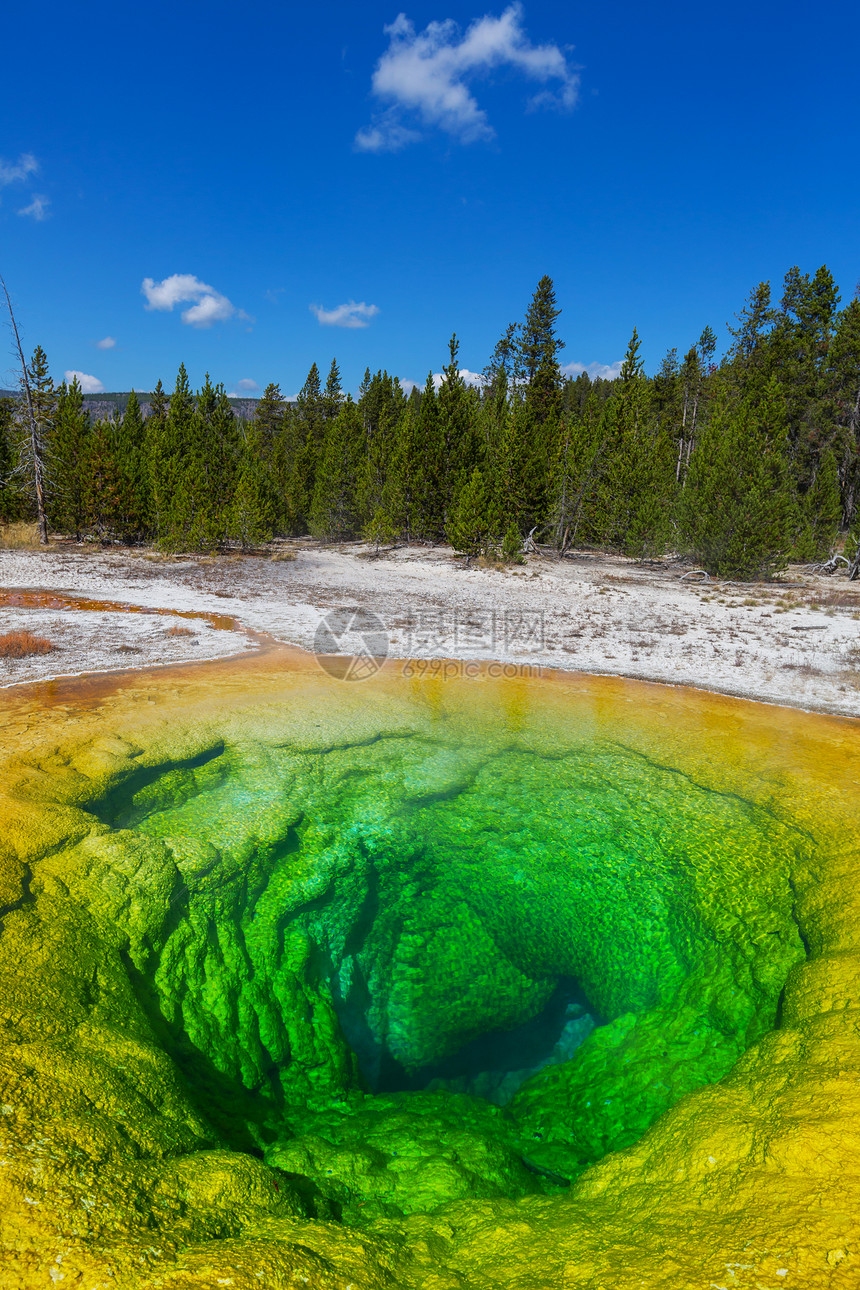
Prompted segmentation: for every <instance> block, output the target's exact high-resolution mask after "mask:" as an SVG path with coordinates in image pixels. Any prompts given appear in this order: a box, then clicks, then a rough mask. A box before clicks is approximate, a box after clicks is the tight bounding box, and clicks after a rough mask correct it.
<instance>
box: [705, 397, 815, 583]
mask: <svg viewBox="0 0 860 1290" xmlns="http://www.w3.org/2000/svg"><path fill="white" fill-rule="evenodd" d="M795 524H796V497H795V492H794V486H793V479H792V473H791V469H790V463H789V454H788V417H787V411H786V406H785V398H784V396H783V394H782V391H781V389H780V387H779V384H778V382H777V381H776V380H775V379H773V378H771V380H770V381H769V382H768V383H767V385H766V386H765V387H764V390H763V391H762V394H761V397H760V398H755V397H754V396H752V395H747V396H746V397H743V398H740V399H739V398H738V396H737V395H736V394H734V393H733V392H732V391H731V389H730V388H726V387H725V385H724V386H723V388H722V390H721V392H720V395H719V399H718V403H717V406H716V408H715V411H714V414H713V416H712V417H711V419H710V422H709V424H708V426H707V427H706V428H705V429H703V431H702V434H701V436H700V438H699V442H698V444H697V446H696V450H695V452H694V453H693V457H692V459H691V462H690V471H689V475H688V477H687V487H686V489H685V490H684V494H683V499H682V504H681V525H682V530H683V533H684V536H685V537H686V539H687V541H688V543H689V545H690V548H691V550H692V551H693V553H694V555H695V558H696V559H697V560H698V561H699V562H700V563H701V564H702V565H703V567H704V568H706V569H707V570H708V572H709V573H714V574H717V575H718V576H719V577H727V578H758V577H770V576H772V574H774V573H775V572H777V571H778V570H779V569H782V568H784V567H785V565H786V564H787V562H788V557H789V552H790V550H791V546H792V534H793V530H794V527H795Z"/></svg>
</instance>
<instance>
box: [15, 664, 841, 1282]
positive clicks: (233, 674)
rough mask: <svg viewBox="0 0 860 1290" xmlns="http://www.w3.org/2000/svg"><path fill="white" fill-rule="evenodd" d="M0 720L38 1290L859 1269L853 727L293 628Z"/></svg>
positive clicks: (30, 1246)
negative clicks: (247, 652)
mask: <svg viewBox="0 0 860 1290" xmlns="http://www.w3.org/2000/svg"><path fill="white" fill-rule="evenodd" d="M2 702H3V705H4V714H3V719H4V729H5V731H6V732H7V735H6V738H5V739H4V743H3V764H2V766H0V792H2V798H0V813H2V814H0V820H2V829H3V831H2V838H0V880H2V895H1V896H0V904H2V935H0V974H2V975H0V998H2V1010H3V1011H2V1015H3V1025H4V1036H5V1037H4V1044H3V1053H2V1067H0V1069H2V1080H3V1089H2V1090H0V1103H2V1112H3V1118H2V1120H0V1128H2V1130H3V1133H4V1144H3V1154H4V1157H5V1173H4V1175H3V1180H2V1181H0V1187H2V1189H3V1194H2V1197H0V1207H2V1210H3V1212H4V1219H3V1223H4V1234H3V1237H2V1239H3V1241H4V1243H5V1251H4V1259H5V1261H6V1264H8V1266H9V1267H10V1268H11V1269H14V1272H15V1275H17V1276H18V1277H19V1284H21V1285H41V1284H45V1285H49V1284H53V1283H54V1282H56V1281H57V1280H58V1277H62V1278H63V1279H68V1283H69V1284H70V1285H76V1286H78V1285H80V1286H82V1287H84V1286H85V1287H90V1286H92V1287H95V1286H101V1285H107V1284H115V1285H128V1286H130V1287H144V1286H146V1287H149V1286H152V1287H156V1286H158V1287H160V1286H177V1287H178V1286H182V1287H185V1286H188V1287H191V1286H204V1285H205V1286H210V1285H215V1284H232V1285H234V1286H240V1287H244V1286H252V1285H254V1286H259V1285H260V1284H261V1283H262V1284H264V1285H266V1286H267V1287H268V1286H269V1285H272V1286H280V1285H283V1286H292V1285H298V1284H302V1285H309V1286H311V1287H315V1286H319V1287H326V1288H328V1287H335V1286H337V1287H341V1286H342V1287H344V1290H345V1288H346V1287H347V1286H348V1285H350V1284H352V1285H353V1286H355V1287H358V1286H361V1287H365V1286H367V1287H376V1286H384V1285H396V1286H401V1285H402V1286H406V1287H412V1286H415V1287H419V1286H420V1287H422V1288H423V1287H428V1288H429V1290H447V1288H448V1287H451V1288H452V1290H453V1287H460V1286H468V1287H472V1286H475V1287H497V1286H498V1287H502V1286H504V1287H515V1286H516V1287H523V1288H524V1290H525V1288H526V1287H536V1288H539V1287H544V1286H546V1287H550V1286H562V1287H565V1290H574V1288H576V1290H579V1287H586V1288H588V1290H598V1287H604V1286H605V1287H609V1286H612V1287H613V1290H615V1288H616V1287H618V1288H619V1290H621V1288H624V1290H626V1287H628V1286H629V1287H631V1288H632V1287H634V1286H636V1287H639V1286H641V1285H648V1286H649V1287H666V1290H669V1287H672V1288H673V1290H675V1288H678V1287H686V1286H690V1287H693V1286H696V1287H698V1286H700V1285H701V1286H703V1287H705V1286H709V1285H711V1284H712V1283H715V1284H717V1285H721V1284H723V1283H726V1284H727V1285H728V1284H731V1285H746V1284H748V1285H750V1286H752V1285H765V1286H770V1285H771V1284H773V1285H788V1286H790V1285H798V1286H799V1285H803V1286H810V1287H814V1286H819V1285H820V1286H828V1285H830V1284H831V1281H832V1279H833V1278H834V1277H837V1278H838V1277H842V1278H843V1282H838V1281H833V1284H837V1283H839V1284H842V1283H844V1277H845V1276H847V1277H848V1278H849V1281H848V1282H847V1283H846V1284H848V1283H850V1278H851V1276H852V1275H853V1276H855V1277H858V1278H860V1239H858V1228H860V1223H858V1221H857V1217H856V1216H857V1215H858V1214H860V1207H858V1205H857V1203H856V1202H857V1200H858V1196H857V1184H856V1181H855V1174H854V1165H853V1159H854V1156H853V1140H854V1137H855V1136H856V1129H854V1128H853V1124H854V1123H856V1120H855V1119H854V1117H856V1114H857V1112H858V1110H860V1106H858V1102H860V1093H858V1089H860V1063H858V1045H860V1040H858V1028H857V1024H856V1018H857V1017H858V1015H860V1014H858V1011H857V1008H858V998H857V996H858V988H857V981H858V977H860V959H858V958H857V943H858V938H860V921H858V920H860V905H858V903H857V898H856V897H855V887H856V873H857V869H856V862H855V856H856V836H855V832H856V830H855V825H854V814H855V811H856V805H857V782H858V777H860V756H858V752H860V742H858V736H857V724H856V723H854V722H851V721H847V720H838V719H835V718H826V717H819V716H810V715H808V714H803V713H798V712H794V711H789V710H786V709H780V708H775V707H765V706H763V705H755V704H750V703H744V702H741V701H736V700H731V699H725V698H721V697H718V696H713V695H707V694H704V693H700V692H690V691H682V690H672V689H669V688H666V687H660V686H654V685H645V684H641V683H634V682H627V681H622V680H614V679H611V678H585V677H579V676H575V675H565V676H559V675H556V676H548V677H546V678H542V679H531V680H529V681H519V680H511V681H504V680H499V679H491V678H489V677H488V676H486V675H481V676H479V677H476V678H470V679H468V680H466V679H461V680H455V679H450V680H448V681H441V680H434V679H430V678H427V679H423V680H411V681H407V680H404V679H403V678H402V677H401V676H399V675H398V674H397V669H396V666H394V665H392V666H391V667H390V668H388V669H384V670H383V671H382V673H380V674H379V675H378V676H377V677H376V678H375V679H373V680H370V681H367V682H363V683H361V684H359V685H348V684H345V683H343V682H338V681H337V680H333V679H332V678H330V677H328V676H326V675H325V674H324V673H323V672H321V671H320V670H319V669H318V668H317V667H316V665H315V663H314V662H313V660H308V659H307V658H306V657H305V656H302V655H298V654H295V653H290V652H287V651H283V652H276V653H274V654H272V655H269V656H267V657H266V658H264V659H256V660H253V661H250V662H249V661H248V660H236V661H232V662H227V663H217V664H209V665H205V666H201V667H198V668H195V669H192V670H188V671H173V672H170V671H164V672H160V673H152V674H150V675H148V676H146V675H143V676H139V677H136V678H131V679H125V680H123V681H119V680H116V679H113V680H111V679H105V678H102V679H93V680H89V681H78V682H75V683H74V684H66V685H62V684H60V683H54V684H53V685H47V686H40V687H36V688H33V689H32V690H29V691H27V692H26V693H25V692H24V691H20V692H18V693H17V694H15V695H9V696H5V697H4V698H3V699H2ZM745 1267H746V1272H744V1271H743V1269H744V1268H745ZM727 1269H730V1270H731V1269H733V1271H732V1275H733V1276H735V1278H736V1279H735V1280H733V1281H730V1282H726V1277H727V1275H729V1273H728V1272H727ZM747 1274H749V1275H747ZM742 1275H744V1276H747V1280H746V1281H744V1280H743V1279H742ZM750 1277H752V1278H753V1279H752V1280H751V1279H750ZM721 1278H722V1281H721ZM756 1278H757V1279H756ZM12 1284H14V1282H12Z"/></svg>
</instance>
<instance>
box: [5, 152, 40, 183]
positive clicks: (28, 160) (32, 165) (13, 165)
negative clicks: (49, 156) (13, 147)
mask: <svg viewBox="0 0 860 1290" xmlns="http://www.w3.org/2000/svg"><path fill="white" fill-rule="evenodd" d="M38 169H39V163H38V161H37V160H36V158H35V157H34V156H33V154H32V152H22V153H21V155H20V157H19V158H18V160H17V161H4V160H3V158H2V157H0V188H5V187H6V186H7V185H8V184H17V183H23V181H24V180H25V179H28V178H29V177H30V175H35V174H36V172H37V170H38Z"/></svg>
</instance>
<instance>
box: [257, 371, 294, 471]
mask: <svg viewBox="0 0 860 1290" xmlns="http://www.w3.org/2000/svg"><path fill="white" fill-rule="evenodd" d="M285 411H286V401H285V399H284V397H283V395H282V394H281V387H280V385H276V384H275V383H274V382H272V383H270V384H269V385H267V386H266V388H265V390H264V391H263V396H262V398H261V399H259V400H258V402H257V410H256V416H255V417H254V420H255V422H256V425H257V433H258V434H259V436H260V445H261V450H262V451H263V452H264V453H266V454H269V453H271V452H272V451H273V450H274V446H275V443H276V442H277V439H278V435H279V434H280V432H281V429H282V427H283V422H284V414H285Z"/></svg>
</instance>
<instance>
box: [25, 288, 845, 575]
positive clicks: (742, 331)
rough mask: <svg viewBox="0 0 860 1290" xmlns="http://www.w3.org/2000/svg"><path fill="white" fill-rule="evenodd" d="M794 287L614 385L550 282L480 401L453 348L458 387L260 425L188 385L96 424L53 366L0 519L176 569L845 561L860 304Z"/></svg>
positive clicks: (274, 410) (368, 382)
mask: <svg viewBox="0 0 860 1290" xmlns="http://www.w3.org/2000/svg"><path fill="white" fill-rule="evenodd" d="M839 305H840V296H839V292H838V289H837V287H836V284H835V283H834V281H833V278H832V275H831V274H830V272H829V271H828V269H827V268H826V267H825V266H822V268H820V269H819V270H818V271H817V272H816V273H815V274H814V275H809V274H804V273H801V272H800V270H799V269H798V268H792V269H790V270H789V272H788V273H787V274H786V276H785V281H784V284H783V291H782V295H781V298H780V299H779V301H778V302H775V301H774V300H772V297H771V290H770V285H769V284H768V283H766V282H765V283H760V284H759V285H758V287H756V289H755V290H754V291H753V292H751V294H750V296H749V299H748V300H747V302H746V304H745V305H744V307H743V309H742V310H741V312H740V313H739V314H738V315H737V317H736V322H735V324H734V325H733V326H731V327H730V329H729V330H730V336H731V340H730V344H729V347H728V350H727V352H726V354H725V356H724V357H723V358H722V359H721V360H720V361H719V362H717V361H715V354H716V348H717V340H716V336H715V334H714V332H713V331H712V330H711V328H710V327H705V329H704V330H703V332H702V334H701V336H700V337H699V339H698V340H697V341H696V342H695V344H693V345H692V346H691V347H690V348H689V349H688V350H687V351H686V353H685V354H684V355H683V357H681V356H679V354H678V352H677V350H675V349H671V350H670V351H669V352H668V354H667V355H666V357H665V359H664V360H663V363H662V365H661V367H660V370H659V371H658V372H657V373H656V374H655V375H652V376H648V375H646V373H645V371H644V368H643V363H642V360H641V358H640V339H639V336H638V334H637V332H636V330H635V329H634V331H633V335H632V337H631V339H630V342H629V344H628V346H627V352H626V354H625V357H624V361H623V364H622V366H621V371H620V374H619V375H618V377H617V379H615V380H608V379H602V378H599V377H598V378H594V379H592V378H591V377H589V375H588V374H587V373H585V372H582V373H580V374H579V375H577V376H575V377H572V376H565V375H564V373H563V371H562V367H561V363H560V355H561V350H562V348H563V342H562V341H561V340H560V339H559V336H558V318H559V315H560V312H561V311H560V309H559V308H558V305H557V302H556V297H555V290H554V286H553V283H552V280H551V279H550V278H549V277H544V278H542V279H541V281H540V282H539V283H538V286H537V289H536V291H535V293H534V296H533V297H532V300H531V302H530V304H529V307H528V310H527V312H526V315H525V318H524V320H523V321H522V322H521V323H519V324H511V325H510V326H508V327H506V328H505V330H504V332H503V333H502V336H501V338H500V339H499V342H498V344H497V345H496V348H495V350H494V352H493V354H492V356H491V357H490V360H489V362H488V364H487V367H486V369H485V370H484V373H483V381H482V383H481V385H480V386H475V385H471V384H467V383H466V382H465V380H464V379H463V376H462V374H461V371H460V367H459V362H458V341H457V337H456V336H452V338H451V341H450V343H449V347H448V361H447V363H446V364H445V365H444V367H443V371H442V375H441V381H440V380H439V379H438V378H434V377H433V375H432V373H431V374H430V375H429V376H428V378H427V381H426V384H425V385H424V388H423V389H420V388H418V387H417V386H416V387H414V388H413V389H412V390H411V391H410V392H409V393H408V394H407V393H406V392H405V391H404V390H403V389H402V387H401V385H400V383H399V381H398V380H397V378H396V377H393V376H391V375H390V374H389V373H388V372H386V371H378V372H376V373H375V374H371V373H370V372H369V371H368V372H366V373H365V376H364V379H363V381H362V383H361V387H360V389H359V390H358V392H357V396H356V397H355V398H353V397H352V396H351V395H349V394H346V395H345V394H344V392H343V389H342V384H341V377H340V372H339V369H338V365H337V363H336V362H335V361H332V364H331V367H330V369H329V372H328V376H327V379H326V380H325V382H323V381H322V378H321V375H320V372H319V370H318V368H317V366H316V364H314V365H313V366H312V367H311V370H310V372H309V373H308V376H307V380H306V381H305V384H304V386H303V387H302V390H301V392H300V394H299V395H298V398H297V399H296V400H295V402H292V403H291V402H288V401H287V400H286V399H285V398H284V397H283V396H282V394H281V390H280V387H279V386H278V385H277V384H270V385H269V386H267V388H266V390H265V392H264V394H263V396H262V398H261V399H260V400H259V402H258V405H257V410H256V415H255V417H254V418H253V420H250V421H243V420H240V419H239V418H237V417H236V416H235V415H234V412H233V410H232V408H231V406H230V403H229V400H228V399H227V396H226V394H225V391H224V387H223V386H221V385H213V384H212V383H211V381H210V380H209V377H208V376H207V378H206V380H205V381H204V384H203V386H202V388H201V389H199V390H197V391H192V389H191V387H190V385H189V381H188V376H187V373H186V371H185V367H184V366H181V367H180V369H179V373H178V376H177V378H176V383H175V386H174V388H173V391H172V393H170V394H169V395H168V394H167V393H166V391H165V390H164V389H163V388H162V385H161V382H159V384H158V385H157V387H156V389H155V391H154V393H153V394H152V395H151V396H150V397H149V408H148V414H147V416H146V417H144V416H143V415H142V413H141V407H140V403H139V401H138V399H137V397H136V396H135V395H134V394H132V396H131V397H130V398H129V400H128V404H127V406H126V408H125V410H124V412H123V413H122V415H121V416H116V417H115V418H113V419H109V420H96V421H94V422H93V421H91V419H90V416H89V413H88V411H87V408H86V406H85V401H84V399H83V395H82V393H81V389H80V386H79V385H78V384H77V382H76V381H73V382H72V383H71V385H66V384H62V385H60V386H59V387H55V385H54V383H53V381H52V379H51V375H50V372H49V367H48V362H47V358H46V356H45V354H44V352H43V351H42V349H41V348H37V349H36V351H35V353H34V355H33V357H32V359H31V360H30V362H29V363H27V364H26V365H25V375H26V389H25V391H24V394H25V396H26V398H22V399H20V400H9V399H7V400H5V401H0V521H5V522H10V521H14V520H18V519H27V518H35V517H36V516H37V513H38V512H39V510H40V507H39V503H38V498H37V496H36V487H35V486H36V482H37V481H40V488H41V491H42V494H43V499H42V510H43V512H44V515H43V518H44V522H45V525H46V526H49V527H50V528H52V529H53V530H55V531H57V532H61V533H67V534H71V535H73V536H74V537H76V538H78V539H96V540H102V541H119V542H125V543H143V542H154V543H157V544H158V545H159V546H160V547H161V548H163V549H165V550H183V551H186V550H194V551H201V550H216V549H219V548H222V547H224V546H226V545H231V544H239V545H241V547H242V548H243V549H248V548H252V547H254V546H256V545H258V544H260V543H262V542H265V541H266V540H268V539H271V538H272V537H274V536H287V535H301V534H312V535H313V536H315V537H318V538H320V539H323V540H330V541H337V540H346V539H352V538H359V537H363V538H365V539H368V540H370V541H372V542H375V543H376V544H377V546H378V545H379V544H381V543H388V542H394V541H403V542H426V543H436V542H443V541H447V542H449V543H451V544H452V545H453V546H454V547H455V548H456V549H457V550H459V551H461V552H464V553H465V554H467V555H469V556H476V555H485V556H488V557H491V558H495V559H518V558H519V553H520V552H521V550H522V549H523V543H524V540H526V539H528V537H529V536H530V535H531V536H533V538H534V540H536V541H539V542H541V543H543V544H546V545H549V546H552V547H554V548H555V550H556V551H557V552H558V553H559V555H564V554H566V553H567V552H570V551H572V550H574V549H576V548H583V547H597V548H601V549H608V550H612V551H618V552H622V553H624V554H627V555H631V556H635V557H639V558H648V557H655V556H658V555H660V554H662V553H664V552H666V551H669V550H671V551H677V552H682V553H686V554H689V555H691V556H693V557H694V558H695V559H696V561H697V562H699V563H700V564H701V566H702V567H704V568H706V569H707V570H708V571H709V572H711V573H715V574H718V575H721V576H732V577H758V576H770V575H772V574H773V573H774V572H775V571H777V570H778V569H780V568H782V567H784V565H785V564H786V563H787V562H788V560H789V559H802V560H807V559H808V560H815V559H820V558H825V557H826V556H827V554H828V553H829V552H830V551H831V550H832V548H833V545H834V543H835V542H836V540H837V537H838V535H839V533H840V530H842V531H845V530H850V529H851V527H852V526H853V525H854V524H855V522H856V516H857V509H858V505H860V295H855V298H854V299H853V300H851V301H850V303H849V304H848V305H847V306H846V307H845V308H843V309H840V308H839Z"/></svg>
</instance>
